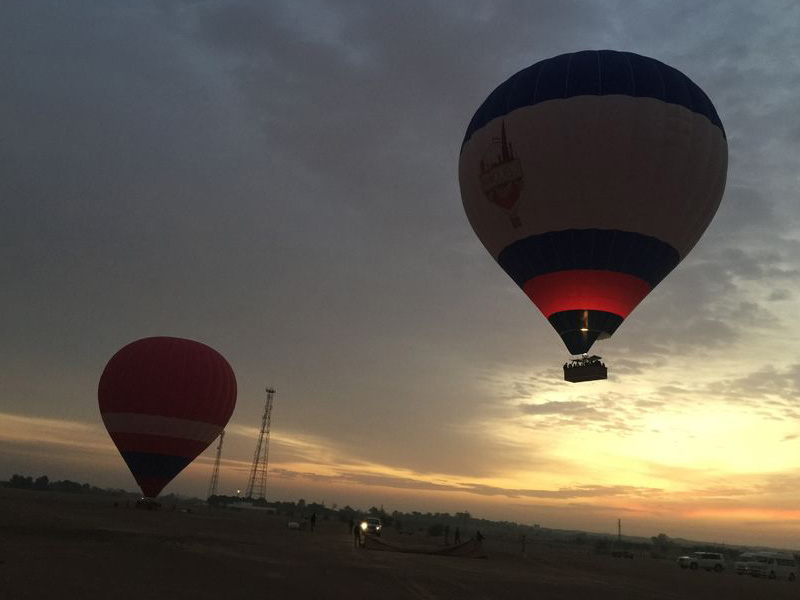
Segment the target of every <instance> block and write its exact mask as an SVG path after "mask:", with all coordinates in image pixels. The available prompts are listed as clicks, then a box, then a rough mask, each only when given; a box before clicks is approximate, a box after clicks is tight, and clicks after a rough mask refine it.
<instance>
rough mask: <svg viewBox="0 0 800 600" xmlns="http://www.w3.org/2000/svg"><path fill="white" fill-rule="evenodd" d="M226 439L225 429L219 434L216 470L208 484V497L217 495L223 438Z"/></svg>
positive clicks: (215, 460)
mask: <svg viewBox="0 0 800 600" xmlns="http://www.w3.org/2000/svg"><path fill="white" fill-rule="evenodd" d="M224 439H225V430H224V429H223V430H222V433H220V434H219V444H218V445H217V458H216V459H214V471H213V472H212V473H211V483H209V484H208V497H209V498H210V497H211V496H216V495H217V482H218V481H219V460H220V458H221V457H222V440H224Z"/></svg>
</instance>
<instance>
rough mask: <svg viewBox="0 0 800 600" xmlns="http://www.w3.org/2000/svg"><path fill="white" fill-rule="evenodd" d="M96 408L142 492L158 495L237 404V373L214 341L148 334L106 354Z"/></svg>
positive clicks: (225, 421) (219, 429) (225, 419)
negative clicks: (234, 372) (98, 408)
mask: <svg viewBox="0 0 800 600" xmlns="http://www.w3.org/2000/svg"><path fill="white" fill-rule="evenodd" d="M97 395H98V398H99V401H100V414H101V415H102V417H103V422H104V423H105V425H106V428H107V429H108V433H109V434H110V435H111V439H112V440H113V441H114V443H115V444H116V446H117V449H119V452H120V454H122V458H123V459H125V462H126V463H127V464H128V467H129V468H130V470H131V473H132V474H133V476H134V478H135V479H136V482H137V483H138V484H139V487H141V488H142V493H143V494H144V495H145V496H147V497H150V498H153V497H155V496H157V495H158V494H159V493H160V492H161V490H162V489H163V488H164V486H166V485H167V484H168V483H169V482H170V481H171V480H172V478H173V477H175V476H176V475H177V474H178V473H180V472H181V471H182V470H183V469H184V467H186V466H187V465H188V464H189V463H190V462H192V460H194V459H195V457H197V455H198V454H200V453H201V452H202V451H203V450H205V449H206V448H207V447H208V445H209V444H210V443H211V442H212V441H214V439H216V438H217V436H218V435H219V434H220V432H221V431H222V430H223V429H224V428H225V425H226V424H227V423H228V419H230V416H231V414H232V413H233V409H234V407H235V406H236V377H235V376H234V374H233V370H232V369H231V367H230V365H229V364H228V362H227V361H226V360H225V359H224V358H223V357H222V355H220V354H219V353H218V352H217V351H216V350H214V349H213V348H209V347H208V346H206V345H205V344H201V343H200V342H195V341H192V340H185V339H181V338H173V337H151V338H145V339H141V340H138V341H136V342H132V343H130V344H128V345H127V346H125V347H124V348H122V349H121V350H119V351H118V352H117V353H116V354H115V355H114V356H112V357H111V360H109V361H108V364H107V365H106V368H105V369H104V370H103V374H102V375H101V376H100V384H99V386H98V390H97Z"/></svg>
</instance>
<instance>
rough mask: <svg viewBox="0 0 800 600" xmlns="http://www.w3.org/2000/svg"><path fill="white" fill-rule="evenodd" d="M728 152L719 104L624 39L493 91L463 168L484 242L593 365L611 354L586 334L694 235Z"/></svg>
mask: <svg viewBox="0 0 800 600" xmlns="http://www.w3.org/2000/svg"><path fill="white" fill-rule="evenodd" d="M727 163H728V150H727V140H726V137H725V130H724V129H723V127H722V122H721V121H720V118H719V116H718V115H717V111H716V110H715V108H714V106H713V104H712V103H711V101H710V100H709V98H708V96H707V95H706V94H705V93H704V92H703V91H702V90H701V89H700V88H699V87H698V86H697V85H696V84H695V83H694V82H692V81H691V80H690V79H689V78H688V77H686V75H684V74H682V73H681V72H679V71H677V70H676V69H674V68H672V67H670V66H667V65H665V64H664V63H661V62H659V61H657V60H654V59H652V58H647V57H644V56H640V55H638V54H633V53H630V52H615V51H611V50H599V51H583V52H575V53H572V54H563V55H560V56H556V57H554V58H550V59H547V60H543V61H541V62H538V63H536V64H534V65H532V66H530V67H528V68H526V69H523V70H522V71H519V72H518V73H516V74H515V75H513V76H512V77H510V78H509V79H508V80H507V81H505V82H504V83H502V84H501V85H500V86H499V87H497V89H495V90H494V91H493V92H492V93H491V94H490V95H489V97H488V98H487V99H486V100H485V101H484V103H483V104H482V105H481V106H480V108H479V109H478V110H477V112H476V113H475V116H473V118H472V121H471V122H470V124H469V127H468V128H467V133H466V136H465V138H464V142H463V145H462V147H461V155H460V158H459V181H460V185H461V196H462V200H463V203H464V209H465V211H466V213H467V218H468V219H469V222H470V224H471V225H472V228H473V229H474V230H475V233H476V234H477V235H478V237H479V238H480V240H481V242H483V245H484V246H485V247H486V249H487V250H488V251H489V252H490V253H491V255H492V256H493V257H494V258H495V260H496V261H497V262H498V263H499V264H500V266H501V267H502V268H503V270H505V272H506V273H508V275H509V276H510V277H511V278H512V279H513V280H514V282H515V283H517V285H519V286H520V287H521V288H522V290H523V291H524V292H525V293H526V294H527V295H528V297H529V298H530V299H531V300H532V301H533V303H534V304H536V306H537V307H538V308H539V310H541V312H542V313H543V314H544V316H545V317H546V318H547V319H548V320H549V321H550V323H551V325H552V326H553V327H554V328H555V330H556V331H557V332H558V334H559V335H560V336H561V338H562V340H563V341H564V344H565V345H566V347H567V349H568V350H569V352H570V353H572V354H573V355H583V356H584V358H583V359H578V361H577V362H575V363H574V364H575V365H577V366H587V365H589V364H591V365H594V366H595V367H597V369H596V375H597V376H590V377H586V378H588V379H593V378H600V377H604V376H605V366H602V369H600V366H601V363H600V362H599V357H592V358H591V359H587V358H586V355H587V353H588V351H589V349H590V348H591V346H592V344H593V343H594V342H595V340H597V339H603V338H607V337H609V336H611V335H612V334H613V333H614V332H615V331H616V330H617V328H618V327H619V326H620V324H621V323H622V321H623V320H624V319H625V318H626V317H627V316H628V315H629V314H630V313H631V311H632V310H633V309H634V308H635V307H636V306H637V305H638V304H639V302H641V301H642V299H644V297H645V296H647V294H648V293H650V291H652V290H653V288H654V287H655V286H656V285H658V283H659V282H660V281H661V280H662V279H664V277H666V276H667V274H668V273H669V272H670V271H672V269H674V268H675V266H676V265H677V264H678V263H679V262H680V261H681V260H682V259H683V258H685V257H686V255H687V253H688V252H689V251H690V250H691V249H692V247H693V246H694V245H695V244H696V243H697V241H698V240H699V239H700V236H701V235H702V234H703V232H704V231H705V229H706V227H708V224H709V223H710V222H711V219H712V218H713V216H714V214H715V213H716V211H717V208H718V206H719V203H720V201H721V199H722V193H723V191H724V189H725V178H726V173H727ZM579 371H580V369H578V370H577V371H576V370H570V372H569V373H568V370H567V368H566V367H565V377H566V378H567V379H568V380H575V378H576V377H577V379H581V377H580V376H579V375H578V372H579ZM571 374H572V375H571ZM571 377H572V378H571ZM586 378H584V379H586Z"/></svg>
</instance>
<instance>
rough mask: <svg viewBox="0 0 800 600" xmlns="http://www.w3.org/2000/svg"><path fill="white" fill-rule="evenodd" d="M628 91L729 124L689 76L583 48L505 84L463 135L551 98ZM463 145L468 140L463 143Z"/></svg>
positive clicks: (628, 54) (542, 63)
mask: <svg viewBox="0 0 800 600" xmlns="http://www.w3.org/2000/svg"><path fill="white" fill-rule="evenodd" d="M608 95H625V96H633V97H635V98H656V99H658V100H663V101H664V102H667V103H669V104H677V105H680V106H684V107H686V108H688V109H689V110H691V111H692V112H695V113H697V114H701V115H704V116H705V117H707V118H708V120H709V121H711V122H712V123H713V124H714V125H716V126H717V127H719V128H720V130H721V131H722V135H723V136H725V129H724V127H723V126H722V121H721V120H720V118H719V115H718V114H717V111H716V109H715V108H714V105H713V104H712V103H711V100H710V99H709V98H708V96H707V95H706V94H705V92H703V90H701V89H700V88H699V87H698V86H697V84H695V83H694V82H693V81H692V80H691V79H689V78H688V77H687V76H686V75H684V74H683V73H681V72H680V71H678V70H677V69H675V68H673V67H670V66H669V65H665V64H664V63H662V62H660V61H657V60H655V59H653V58H648V57H646V56H641V55H639V54H634V53H633V52H617V51H614V50H584V51H582V52H575V53H572V54H562V55H560V56H555V57H553V58H548V59H547V60H543V61H540V62H538V63H536V64H535V65H532V66H530V67H528V68H526V69H522V70H521V71H519V72H518V73H516V74H514V75H512V76H511V77H510V78H509V79H507V80H506V81H505V82H503V83H501V84H500V85H499V86H498V87H497V88H496V89H495V90H494V91H493V92H492V93H491V94H489V97H488V98H487V99H486V100H485V101H484V103H483V104H482V105H481V107H480V108H479V109H478V110H477V112H476V113H475V116H474V117H472V121H471V122H470V124H469V127H467V133H466V135H465V136H464V143H466V142H467V141H468V140H469V138H470V137H472V134H473V133H475V131H477V130H478V129H480V128H481V127H483V126H485V125H486V124H487V123H489V122H490V121H492V120H494V119H496V118H497V117H502V116H504V115H507V114H508V113H510V112H511V111H513V110H516V109H518V108H522V107H525V106H533V105H535V104H539V103H540V102H546V101H548V100H557V99H565V98H572V97H575V96H608ZM462 146H463V144H462Z"/></svg>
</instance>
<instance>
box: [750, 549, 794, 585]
mask: <svg viewBox="0 0 800 600" xmlns="http://www.w3.org/2000/svg"><path fill="white" fill-rule="evenodd" d="M747 572H748V573H750V575H752V576H753V577H765V578H767V579H788V580H789V581H794V580H795V579H797V562H796V561H795V559H794V556H792V555H791V554H784V553H782V552H757V553H756V555H755V560H754V561H753V562H751V563H750V566H749V568H748V570H747Z"/></svg>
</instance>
